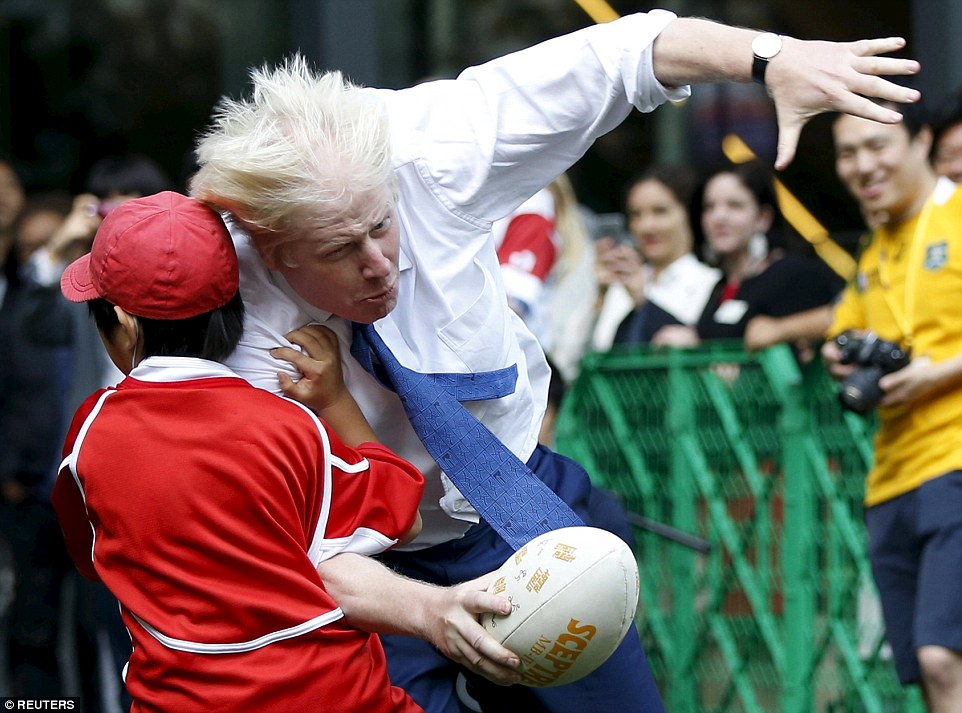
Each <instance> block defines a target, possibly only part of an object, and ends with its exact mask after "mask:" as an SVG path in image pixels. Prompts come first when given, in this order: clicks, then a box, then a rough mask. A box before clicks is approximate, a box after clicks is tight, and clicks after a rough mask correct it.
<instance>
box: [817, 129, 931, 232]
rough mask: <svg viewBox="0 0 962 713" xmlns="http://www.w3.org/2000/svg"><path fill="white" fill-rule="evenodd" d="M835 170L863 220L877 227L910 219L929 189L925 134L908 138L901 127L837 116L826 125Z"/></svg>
mask: <svg viewBox="0 0 962 713" xmlns="http://www.w3.org/2000/svg"><path fill="white" fill-rule="evenodd" d="M832 136H833V137H834V139H835V170H836V172H837V173H838V177H839V179H841V181H842V183H843V184H845V187H846V188H847V189H848V191H849V193H851V194H852V197H853V198H855V200H857V201H858V203H859V206H860V207H861V209H862V212H863V213H864V214H866V215H872V216H878V217H879V220H882V221H883V222H889V221H893V222H901V221H902V220H904V219H905V218H908V217H911V215H912V214H913V212H914V210H915V206H916V205H917V204H918V202H919V199H920V197H921V198H922V200H924V197H925V196H927V195H928V191H929V190H930V188H931V184H930V181H929V180H928V177H929V176H930V175H931V169H930V167H929V164H928V153H929V146H930V145H931V137H932V134H931V131H929V130H928V129H922V130H921V131H920V132H919V133H918V134H916V135H915V136H914V137H912V136H909V132H908V130H907V129H906V128H905V127H904V126H903V125H901V124H880V123H877V122H874V121H869V120H868V119H861V118H858V117H854V116H841V117H839V118H838V119H836V120H835V123H834V124H833V125H832Z"/></svg>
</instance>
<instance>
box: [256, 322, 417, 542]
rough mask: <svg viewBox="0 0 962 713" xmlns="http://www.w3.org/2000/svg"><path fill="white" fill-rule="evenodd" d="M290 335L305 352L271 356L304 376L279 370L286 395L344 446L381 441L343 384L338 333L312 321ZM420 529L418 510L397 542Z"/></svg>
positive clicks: (281, 349)
mask: <svg viewBox="0 0 962 713" xmlns="http://www.w3.org/2000/svg"><path fill="white" fill-rule="evenodd" d="M287 338H288V339H289V340H291V341H292V342H294V343H295V344H298V345H300V346H301V347H302V348H303V349H304V353H301V352H298V351H297V350H296V349H290V348H288V347H278V348H277V349H272V350H271V355H272V356H274V357H277V358H278V359H286V360H287V361H289V362H291V363H292V364H294V366H296V367H297V368H298V369H299V370H300V372H301V374H303V376H302V377H301V378H300V379H298V380H297V381H296V382H295V381H294V380H293V379H291V378H290V377H289V376H288V375H287V374H285V373H283V372H279V373H278V375H277V376H278V379H280V384H281V390H282V391H283V392H284V395H285V396H287V397H288V398H291V399H294V400H295V401H299V402H300V403H302V404H304V405H305V406H307V407H308V408H310V409H311V410H313V411H314V413H316V414H317V415H318V416H320V417H321V418H322V419H323V420H324V421H325V422H326V423H327V425H328V426H329V427H330V429H331V430H332V431H334V432H335V433H336V434H337V435H338V437H339V438H340V439H341V441H342V442H343V443H344V444H345V445H348V446H350V447H351V448H357V447H358V446H359V445H361V444H362V443H380V441H378V438H377V435H376V434H375V433H374V429H372V428H371V425H370V424H369V423H368V422H367V419H366V418H365V417H364V414H363V413H362V412H361V409H360V407H359V406H358V405H357V402H356V401H355V400H354V397H353V396H351V392H350V391H348V389H347V386H346V385H345V384H344V376H343V374H342V372H341V358H340V354H339V352H338V349H337V343H338V342H337V335H336V334H334V332H332V331H331V330H330V329H328V328H327V327H322V326H321V325H318V324H310V325H308V326H306V327H301V328H300V329H297V330H295V331H293V332H291V333H290V334H288V335H287ZM412 467H413V466H412ZM420 532H421V513H420V512H417V511H416V512H415V517H414V522H413V523H412V524H411V527H410V529H409V530H408V531H407V533H405V534H404V535H402V536H401V537H400V538H398V544H402V545H403V544H406V543H408V542H410V541H411V540H413V539H414V538H415V537H417V536H418V535H419V534H420Z"/></svg>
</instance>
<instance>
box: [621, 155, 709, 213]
mask: <svg viewBox="0 0 962 713" xmlns="http://www.w3.org/2000/svg"><path fill="white" fill-rule="evenodd" d="M646 181H657V182H658V183H660V184H662V185H663V186H665V188H667V189H668V190H669V191H671V193H672V195H673V196H675V198H676V199H677V200H678V202H679V203H681V204H682V205H683V206H687V205H688V202H689V201H690V200H691V196H692V193H693V192H694V190H695V185H696V182H697V175H696V174H695V172H694V171H693V170H692V169H691V168H689V167H687V166H650V167H648V168H645V169H643V170H641V171H638V172H637V173H634V174H632V175H631V177H630V178H629V179H628V181H627V182H626V183H625V186H624V188H623V189H622V192H621V207H622V210H623V211H624V212H625V213H627V212H628V194H629V193H631V190H632V189H633V188H634V187H635V186H637V185H638V184H639V183H644V182H646Z"/></svg>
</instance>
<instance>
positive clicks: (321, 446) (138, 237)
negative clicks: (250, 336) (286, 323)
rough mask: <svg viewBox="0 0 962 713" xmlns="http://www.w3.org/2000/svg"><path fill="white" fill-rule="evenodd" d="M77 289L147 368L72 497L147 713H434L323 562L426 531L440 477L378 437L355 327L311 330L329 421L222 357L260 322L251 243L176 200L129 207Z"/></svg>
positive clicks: (113, 348)
mask: <svg viewBox="0 0 962 713" xmlns="http://www.w3.org/2000/svg"><path fill="white" fill-rule="evenodd" d="M61 290H62V291H63V293H64V295H65V296H66V297H67V298H68V299H71V300H73V301H75V302H84V301H86V302H89V303H90V310H91V313H92V314H93V315H94V318H95V320H96V321H97V326H98V328H99V330H100V333H101V338H102V339H103V342H104V345H105V347H106V348H107V351H108V353H109V354H110V356H111V359H112V360H113V361H114V363H115V364H116V365H117V366H118V368H120V369H121V370H122V371H124V372H125V373H127V374H128V376H127V378H125V379H124V380H123V381H121V382H120V384H118V385H117V386H116V387H115V388H110V389H104V390H101V391H99V392H97V393H95V394H93V395H92V396H91V397H90V398H89V399H87V401H86V402H85V403H84V404H83V405H82V406H81V408H80V409H79V410H78V411H77V414H76V415H75V417H74V420H73V423H72V426H71V428H70V432H69V434H68V437H67V442H66V444H65V447H64V461H63V465H62V466H61V470H60V474H59V476H58V479H57V483H56V486H55V489H54V496H53V497H54V505H55V507H56V510H57V516H58V517H59V519H60V523H61V526H62V528H63V531H64V533H65V536H66V541H67V545H68V549H69V551H70V554H71V557H72V558H73V560H74V562H75V564H76V565H77V567H78V569H79V570H80V571H81V572H82V573H83V574H84V575H86V576H88V577H91V578H94V579H101V580H103V581H104V583H105V584H106V585H107V586H108V587H109V588H110V590H111V591H112V592H113V594H114V595H115V596H116V597H117V599H118V600H119V601H120V606H121V613H122V615H123V619H124V623H125V624H126V626H127V629H128V630H129V632H130V636H131V640H132V644H133V651H132V653H131V656H130V660H129V661H128V664H127V668H126V671H125V673H126V675H125V681H126V685H127V688H128V690H129V692H130V694H131V696H132V698H133V701H134V703H133V708H132V710H133V711H167V712H170V711H232V712H234V713H236V712H239V711H344V712H348V711H351V712H354V711H356V712H358V713H360V712H362V711H363V712H364V713H381V712H384V713H388V712H390V713H395V712H398V713H402V712H403V713H409V712H411V711H420V710H421V709H420V708H419V707H418V706H417V705H416V704H415V703H414V702H413V701H412V700H411V699H410V698H408V696H407V695H406V694H405V693H404V692H403V691H402V690H401V689H399V688H396V687H393V686H391V684H390V681H389V680H388V676H387V669H386V667H385V662H384V654H383V651H382V649H381V644H380V641H379V640H378V639H377V637H376V636H374V635H372V634H368V633H366V632H363V631H360V630H358V629H355V628H352V627H350V626H348V625H346V624H345V623H344V621H343V615H342V613H341V611H340V609H339V608H338V606H337V603H336V602H335V601H334V600H333V599H332V598H331V597H330V596H329V595H328V594H327V592H326V591H325V588H324V583H323V582H322V580H321V578H320V576H319V575H318V573H317V570H316V567H317V565H318V564H319V563H321V562H323V561H324V560H326V559H328V558H330V557H333V556H335V555H337V554H339V553H342V552H354V553H362V554H370V553H376V552H381V551H383V550H386V549H388V548H390V547H392V546H394V545H396V544H398V542H403V541H407V540H408V539H411V538H413V537H414V535H416V534H417V532H418V530H419V529H420V517H419V515H418V513H417V506H418V502H419V500H420V497H421V490H422V488H423V484H424V481H423V477H422V476H421V474H420V473H419V472H418V471H417V470H416V469H415V468H414V467H413V466H412V465H410V464H409V463H408V462H406V461H404V460H402V459H401V458H399V457H398V456H397V455H395V454H394V453H393V452H391V451H389V450H388V449H387V448H384V447H383V446H380V445H378V444H376V443H374V442H373V441H374V436H373V433H371V431H370V427H369V426H368V424H367V422H366V421H365V420H364V418H363V416H361V414H360V411H359V410H358V409H357V405H356V404H355V403H354V401H353V399H352V398H351V397H350V395H349V394H348V393H347V391H346V389H345V387H344V384H343V381H342V379H341V374H340V364H339V361H338V360H337V348H336V337H334V335H333V334H332V333H330V332H328V331H326V330H324V329H323V328H309V329H305V330H299V333H295V335H296V336H295V337H294V341H296V342H297V343H298V344H300V345H301V346H302V347H304V348H305V350H306V352H307V354H308V355H309V356H310V357H312V358H314V359H315V360H318V361H317V362H316V363H321V364H327V365H328V366H329V367H330V368H325V369H324V371H323V373H320V374H315V375H314V376H313V377H310V378H308V377H305V378H306V379H307V380H306V381H304V384H302V385H301V388H299V391H301V392H303V393H309V394H310V397H309V398H308V399H306V402H307V403H309V404H310V405H311V406H312V407H313V408H314V409H315V411H316V412H317V413H318V414H319V415H320V416H321V417H322V418H323V419H324V421H323V422H322V421H321V420H320V419H319V418H318V417H317V416H315V415H314V414H313V413H312V412H311V410H309V409H308V408H306V407H304V406H302V405H300V404H298V403H297V402H295V401H291V400H288V399H285V398H281V397H278V396H275V395H273V394H270V393H268V392H266V391H262V390H260V389H257V388H254V387H252V386H250V385H249V384H248V383H247V382H246V381H244V380H243V379H241V378H239V377H237V376H236V375H234V374H233V373H232V372H231V371H230V370H229V369H227V368H226V367H225V366H223V365H222V364H220V363H219V361H220V360H221V359H223V358H225V357H226V356H227V354H229V353H230V352H231V351H232V350H233V348H234V346H236V343H237V340H238V339H239V338H240V335H241V333H242V321H243V303H242V302H241V299H240V295H239V293H238V272H237V262H236V256H235V254H234V248H233V246H232V244H231V240H230V237H229V235H228V233H227V230H226V228H225V227H224V224H223V222H222V221H221V219H220V217H219V216H218V215H217V214H216V213H214V212H213V211H211V210H209V209H208V208H206V207H204V206H202V205H200V204H199V203H196V202H195V201H193V200H191V199H189V198H186V197H184V196H181V195H178V194H176V193H160V194H157V195H154V196H148V197H146V198H140V199H136V200H132V201H128V202H126V203H124V204H123V205H121V206H119V207H117V208H116V209H114V210H113V211H112V212H111V213H110V214H109V215H108V216H107V217H106V218H105V219H104V221H103V224H102V225H101V226H100V229H99V230H98V231H97V236H96V238H95V240H94V243H93V248H92V250H91V252H90V253H89V254H88V255H86V256H84V257H82V258H80V259H79V260H77V261H76V262H74V263H73V264H72V265H71V266H70V267H69V268H68V269H67V271H66V272H65V273H64V276H63V280H62V282H61ZM325 422H326V423H327V424H329V425H330V428H327V427H326V426H325ZM335 431H336V433H335ZM338 434H339V435H338Z"/></svg>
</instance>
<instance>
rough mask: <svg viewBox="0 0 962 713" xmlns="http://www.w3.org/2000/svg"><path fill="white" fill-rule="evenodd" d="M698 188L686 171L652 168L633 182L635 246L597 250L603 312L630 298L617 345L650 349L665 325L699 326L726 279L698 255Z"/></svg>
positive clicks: (629, 203) (630, 201)
mask: <svg viewBox="0 0 962 713" xmlns="http://www.w3.org/2000/svg"><path fill="white" fill-rule="evenodd" d="M693 187H694V176H693V175H692V173H691V172H690V171H689V170H688V169H685V168H681V167H655V168H650V169H648V170H646V171H644V172H642V173H640V174H638V175H637V176H636V177H635V178H634V179H632V180H631V181H629V182H628V184H627V188H626V191H625V215H626V216H627V227H628V231H629V233H630V234H631V236H632V238H633V240H634V245H628V244H625V243H617V242H616V241H614V240H612V239H610V238H604V239H602V240H601V241H599V243H598V247H597V252H598V260H597V274H598V281H599V284H600V285H601V287H602V290H604V291H605V295H604V297H605V305H604V306H603V307H602V309H603V310H604V309H613V308H612V306H611V305H612V304H613V303H614V302H615V301H616V300H621V301H624V298H623V297H621V296H619V295H618V294H617V292H618V291H620V292H622V294H627V296H628V297H629V298H630V302H628V304H629V305H630V312H628V314H627V315H626V316H625V317H624V318H623V320H622V321H621V323H620V325H619V326H618V329H617V331H616V332H615V335H614V344H647V343H648V342H650V341H651V338H652V336H653V335H654V334H655V333H656V332H657V331H658V330H659V329H661V328H662V327H664V326H666V325H671V324H682V325H692V324H694V323H695V321H696V320H697V319H698V317H699V316H700V315H701V313H702V309H704V307H705V303H706V302H707V300H708V297H709V295H710V294H711V290H712V287H714V285H715V283H716V282H718V279H719V277H720V275H721V273H720V272H719V271H718V270H716V269H714V268H711V267H708V266H707V265H705V264H704V263H702V262H700V261H699V260H698V258H696V257H695V255H694V252H693V248H694V241H693V237H692V235H693V233H692V229H691V224H690V223H689V220H688V202H689V199H690V197H691V192H692V189H693Z"/></svg>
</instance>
